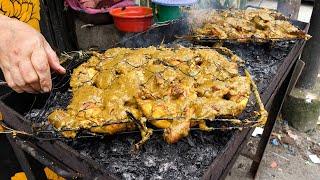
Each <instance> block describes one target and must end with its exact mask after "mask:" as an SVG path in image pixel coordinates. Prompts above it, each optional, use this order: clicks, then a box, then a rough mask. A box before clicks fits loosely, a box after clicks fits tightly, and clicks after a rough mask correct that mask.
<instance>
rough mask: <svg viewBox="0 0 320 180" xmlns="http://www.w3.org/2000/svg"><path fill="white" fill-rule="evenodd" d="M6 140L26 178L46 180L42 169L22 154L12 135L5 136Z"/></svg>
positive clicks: (29, 179)
mask: <svg viewBox="0 0 320 180" xmlns="http://www.w3.org/2000/svg"><path fill="white" fill-rule="evenodd" d="M7 139H8V141H9V142H10V144H11V147H12V149H13V151H14V153H15V155H16V157H17V159H18V161H19V164H20V166H21V168H22V170H23V171H24V173H25V174H26V176H27V179H28V180H36V179H46V175H45V173H44V167H43V166H42V165H41V164H39V163H38V162H36V161H35V160H34V159H32V158H31V157H28V156H27V154H25V153H24V152H23V150H21V149H20V148H19V147H18V146H17V145H16V143H15V140H14V138H13V137H12V135H7Z"/></svg>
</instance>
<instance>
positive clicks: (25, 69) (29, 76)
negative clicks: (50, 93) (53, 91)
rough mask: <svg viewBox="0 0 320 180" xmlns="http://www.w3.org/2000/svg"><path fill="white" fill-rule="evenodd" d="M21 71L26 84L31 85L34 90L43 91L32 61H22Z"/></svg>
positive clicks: (20, 64)
mask: <svg viewBox="0 0 320 180" xmlns="http://www.w3.org/2000/svg"><path fill="white" fill-rule="evenodd" d="M19 71H20V74H21V76H22V78H23V80H24V82H25V83H26V85H28V86H30V87H31V88H32V89H33V91H34V92H41V86H40V83H39V77H38V74H37V73H36V70H35V69H34V68H33V65H32V64H31V61H20V63H19Z"/></svg>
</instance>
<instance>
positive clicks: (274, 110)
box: [250, 60, 304, 178]
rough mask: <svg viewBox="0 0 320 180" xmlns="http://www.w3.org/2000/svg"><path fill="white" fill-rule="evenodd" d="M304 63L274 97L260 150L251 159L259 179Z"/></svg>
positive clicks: (251, 169)
mask: <svg viewBox="0 0 320 180" xmlns="http://www.w3.org/2000/svg"><path fill="white" fill-rule="evenodd" d="M303 66H304V64H303V62H302V61H300V60H299V61H297V63H296V65H295V66H294V67H295V68H292V69H291V71H290V72H289V74H288V76H287V77H286V79H285V80H284V82H283V84H282V85H281V87H280V89H279V91H278V92H277V94H276V95H275V96H274V99H273V102H272V105H271V109H270V111H269V117H268V121H267V123H266V125H265V127H264V131H263V134H262V136H261V140H260V142H259V144H258V148H257V151H256V154H255V155H254V156H253V157H252V158H251V159H252V160H253V162H252V164H251V168H250V173H251V174H252V175H253V176H254V177H255V178H257V177H258V176H259V173H258V172H259V171H258V170H259V167H260V163H261V160H262V158H263V155H264V152H265V149H266V147H267V145H268V142H269V139H270V136H271V133H272V130H273V127H274V125H275V122H276V118H277V116H278V115H279V113H280V110H281V107H282V104H283V102H284V100H285V97H286V95H287V94H288V93H289V92H290V91H291V90H292V88H293V87H294V85H295V83H296V82H297V79H298V78H299V75H300V74H301V71H302V69H303Z"/></svg>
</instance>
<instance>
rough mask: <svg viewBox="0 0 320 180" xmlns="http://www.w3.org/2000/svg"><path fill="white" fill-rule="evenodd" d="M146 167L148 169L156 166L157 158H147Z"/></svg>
mask: <svg viewBox="0 0 320 180" xmlns="http://www.w3.org/2000/svg"><path fill="white" fill-rule="evenodd" d="M144 165H145V166H147V167H152V166H156V165H157V163H156V162H155V157H153V156H149V157H147V158H146V160H145V161H144Z"/></svg>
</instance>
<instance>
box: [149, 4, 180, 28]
mask: <svg viewBox="0 0 320 180" xmlns="http://www.w3.org/2000/svg"><path fill="white" fill-rule="evenodd" d="M152 9H153V14H154V20H155V22H158V23H164V22H167V21H172V20H175V19H178V18H180V17H181V11H180V7H179V6H164V5H160V4H154V3H152Z"/></svg>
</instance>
